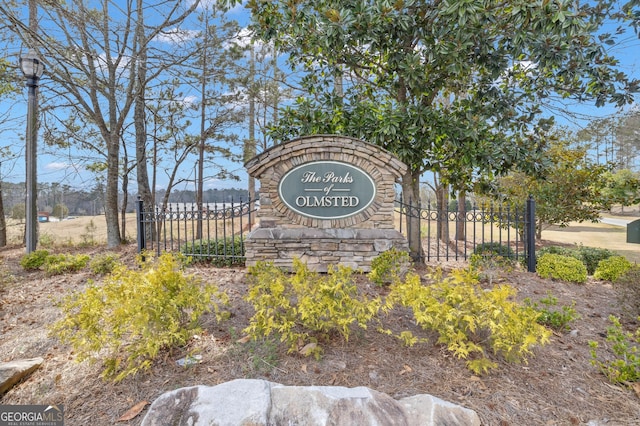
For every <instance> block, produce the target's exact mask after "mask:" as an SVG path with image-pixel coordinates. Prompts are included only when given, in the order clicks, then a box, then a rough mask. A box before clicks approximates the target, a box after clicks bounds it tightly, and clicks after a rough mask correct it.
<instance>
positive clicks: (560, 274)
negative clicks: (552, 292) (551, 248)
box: [536, 253, 587, 284]
mask: <svg viewBox="0 0 640 426" xmlns="http://www.w3.org/2000/svg"><path fill="white" fill-rule="evenodd" d="M536 271H537V272H538V275H539V276H540V277H542V278H552V279H554V280H560V281H568V282H573V283H578V284H582V283H585V282H586V281H587V267H586V266H584V264H583V263H582V262H581V261H579V260H578V259H576V258H574V257H569V256H562V255H559V254H550V253H547V254H543V255H542V256H540V259H538V265H537V267H536Z"/></svg>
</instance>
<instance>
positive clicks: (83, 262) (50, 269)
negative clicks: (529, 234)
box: [43, 254, 90, 275]
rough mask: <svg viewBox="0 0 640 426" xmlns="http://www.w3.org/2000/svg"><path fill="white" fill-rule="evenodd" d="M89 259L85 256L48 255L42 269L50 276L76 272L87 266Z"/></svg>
mask: <svg viewBox="0 0 640 426" xmlns="http://www.w3.org/2000/svg"><path fill="white" fill-rule="evenodd" d="M89 259H90V258H89V256H88V255H86V254H78V255H75V256H74V255H71V254H50V255H49V256H47V257H46V258H45V259H44V265H43V268H44V270H45V272H46V273H48V274H50V275H60V274H64V273H67V272H76V271H79V270H80V269H82V268H84V267H85V266H87V264H88V263H89Z"/></svg>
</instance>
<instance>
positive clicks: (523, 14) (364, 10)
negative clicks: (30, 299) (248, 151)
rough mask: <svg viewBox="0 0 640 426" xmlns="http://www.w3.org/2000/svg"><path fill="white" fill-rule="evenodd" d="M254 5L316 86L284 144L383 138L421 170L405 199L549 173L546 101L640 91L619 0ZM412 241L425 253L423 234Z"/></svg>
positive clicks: (296, 109) (281, 130) (284, 124)
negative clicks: (614, 29)
mask: <svg viewBox="0 0 640 426" xmlns="http://www.w3.org/2000/svg"><path fill="white" fill-rule="evenodd" d="M229 1H230V2H234V0H229ZM247 7H248V8H249V9H250V10H251V12H252V22H253V29H254V31H255V32H256V34H257V35H258V36H259V37H261V38H262V39H264V40H265V41H270V42H274V43H275V45H276V47H277V49H278V51H280V52H283V53H286V54H287V57H288V58H289V62H290V66H291V67H293V68H295V69H298V70H299V71H300V73H301V75H302V76H303V77H302V79H301V83H302V84H303V86H304V87H305V88H306V90H307V94H306V96H304V97H302V98H299V99H298V100H297V101H296V102H295V103H293V104H291V105H289V107H288V108H286V110H285V111H283V113H282V114H281V115H280V119H279V121H278V125H277V127H276V128H274V129H273V135H274V138H275V139H280V140H285V139H289V138H292V137H295V136H298V135H301V134H305V133H340V134H347V135H351V136H354V137H358V138H362V139H364V140H367V141H369V142H373V143H376V144H378V145H380V146H382V147H384V148H386V149H388V150H390V151H392V152H393V153H395V154H396V155H397V156H398V157H399V158H400V159H401V160H402V161H404V162H405V163H406V164H407V165H408V166H409V171H408V172H407V174H406V175H405V176H404V177H403V180H402V185H403V197H404V198H405V199H406V200H408V199H411V200H413V201H414V202H418V201H419V198H420V190H419V189H420V176H421V175H422V174H423V173H424V172H426V171H432V172H436V173H438V174H439V175H440V180H441V182H442V183H443V184H447V185H451V187H452V188H454V189H459V190H460V189H465V188H467V187H470V186H471V184H472V183H473V181H474V180H476V179H478V178H479V177H485V178H489V179H491V178H493V177H495V176H496V175H501V174H503V173H505V172H506V171H508V170H511V169H513V168H518V169H520V170H522V171H524V172H526V173H528V174H532V173H537V172H541V171H542V170H543V168H544V165H545V161H544V158H545V156H544V148H545V142H544V141H545V133H546V131H547V130H548V129H549V127H550V126H551V124H552V121H553V120H552V119H551V118H549V115H545V114H544V113H543V111H544V110H545V108H544V107H545V105H548V104H549V103H550V102H553V100H554V99H556V98H562V99H576V100H580V101H588V102H592V103H595V104H597V105H603V104H605V103H608V102H613V103H616V104H619V105H622V104H625V103H628V102H630V101H631V100H632V93H633V92H635V91H636V89H637V82H636V81H629V79H628V78H627V77H626V76H625V75H624V74H623V73H621V72H619V70H618V68H617V61H616V60H615V59H614V58H613V57H611V56H610V55H609V54H608V53H607V49H606V46H607V45H609V44H610V43H615V40H614V39H613V38H612V36H610V35H607V34H603V33H602V31H601V29H602V25H603V23H604V22H605V21H606V20H608V19H611V18H612V17H613V16H614V12H615V11H614V10H613V2H609V1H595V2H585V4H582V3H580V2H578V1H574V0H557V1H546V0H545V1H534V2H532V1H529V0H514V1H510V2H504V1H493V0H489V1H487V0H483V1H480V0H464V1H462V0H443V1H419V0H397V1H389V0H366V1H365V0H314V1H313V2H311V1H303V0H293V1H291V0H287V1H283V0H252V1H250V2H249V3H248V5H247ZM620 16H622V15H620ZM414 225H416V224H414ZM407 229H410V230H413V231H412V232H414V233H418V232H419V227H418V226H408V227H407ZM409 241H410V246H411V250H412V252H413V254H414V255H419V254H420V253H421V250H422V249H421V244H420V241H419V238H417V235H409Z"/></svg>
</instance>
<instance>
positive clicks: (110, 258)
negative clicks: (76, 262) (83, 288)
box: [89, 253, 120, 275]
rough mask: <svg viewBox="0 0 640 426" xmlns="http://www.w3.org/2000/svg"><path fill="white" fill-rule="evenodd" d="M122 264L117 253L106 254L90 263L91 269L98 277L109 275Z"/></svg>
mask: <svg viewBox="0 0 640 426" xmlns="http://www.w3.org/2000/svg"><path fill="white" fill-rule="evenodd" d="M119 264H120V258H119V257H118V255H117V254H115V253H105V254H101V255H98V256H96V257H95V258H94V259H91V261H90V262H89V269H91V272H93V273H94V274H97V275H107V274H110V273H112V272H113V270H114V269H115V268H116V266H118V265H119Z"/></svg>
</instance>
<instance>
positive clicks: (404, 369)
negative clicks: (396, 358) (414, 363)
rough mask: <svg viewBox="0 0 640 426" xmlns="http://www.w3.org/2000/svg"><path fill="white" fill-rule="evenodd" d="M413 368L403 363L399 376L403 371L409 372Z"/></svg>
mask: <svg viewBox="0 0 640 426" xmlns="http://www.w3.org/2000/svg"><path fill="white" fill-rule="evenodd" d="M412 371H413V370H412V369H411V367H409V366H408V365H407V364H405V365H404V368H403V369H402V371H401V372H400V373H399V374H400V375H401V376H402V375H403V374H405V373H411V372H412Z"/></svg>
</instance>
